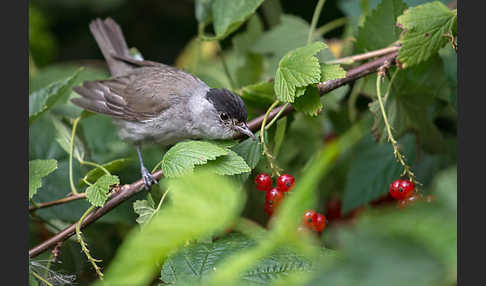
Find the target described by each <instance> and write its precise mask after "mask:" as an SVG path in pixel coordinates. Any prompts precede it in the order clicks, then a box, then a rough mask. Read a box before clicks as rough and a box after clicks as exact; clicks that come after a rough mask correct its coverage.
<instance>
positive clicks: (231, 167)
mask: <svg viewBox="0 0 486 286" xmlns="http://www.w3.org/2000/svg"><path fill="white" fill-rule="evenodd" d="M227 151H228V154H227V155H224V156H219V157H218V158H216V159H215V160H211V161H209V162H207V163H206V164H205V165H204V166H201V168H204V169H205V170H208V171H210V172H214V173H215V174H218V175H236V174H241V173H245V172H250V171H251V168H250V167H248V165H247V164H246V162H245V160H244V159H243V158H241V157H240V156H239V155H238V154H236V153H235V152H233V151H231V150H227Z"/></svg>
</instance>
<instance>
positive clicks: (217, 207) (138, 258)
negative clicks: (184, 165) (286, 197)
mask: <svg viewBox="0 0 486 286" xmlns="http://www.w3.org/2000/svg"><path fill="white" fill-rule="evenodd" d="M168 189H170V192H169V196H170V199H171V204H168V206H167V207H166V208H163V209H161V210H160V212H159V213H158V214H157V215H156V216H154V217H153V218H152V219H151V220H150V222H149V223H147V224H145V225H144V228H143V229H142V231H140V230H139V229H136V230H134V231H132V232H131V233H129V234H128V235H127V236H126V238H125V240H124V242H123V244H122V245H121V246H120V247H119V248H118V251H117V253H116V256H115V258H114V259H113V262H112V263H111V264H110V265H109V267H108V269H107V270H106V271H105V273H104V274H105V277H104V278H105V280H104V281H101V282H100V281H98V282H97V283H96V284H95V285H148V284H149V283H150V281H152V280H153V278H154V277H153V275H154V273H155V272H156V271H157V265H158V263H160V261H164V260H165V258H166V257H167V255H168V254H169V253H174V252H175V250H177V249H178V248H179V247H181V246H183V245H184V244H185V243H186V241H190V240H194V239H198V238H202V237H208V236H210V235H212V234H214V233H219V232H221V231H223V230H224V229H225V228H227V227H229V226H230V224H231V223H232V222H233V220H234V219H236V217H237V215H238V214H239V212H240V211H241V207H242V206H243V204H244V203H245V198H244V197H243V196H244V194H243V192H241V191H240V190H239V189H238V188H237V187H236V185H234V184H232V183H231V181H230V180H229V179H226V177H224V176H217V175H214V174H211V173H201V172H196V173H193V174H190V175H187V176H184V177H182V178H177V179H173V180H168ZM188 206H190V207H188ZM168 234H170V235H168ZM134 253H136V254H137V255H134ZM103 282H104V283H103Z"/></svg>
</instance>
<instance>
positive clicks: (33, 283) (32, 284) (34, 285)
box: [29, 268, 39, 286]
mask: <svg viewBox="0 0 486 286" xmlns="http://www.w3.org/2000/svg"><path fill="white" fill-rule="evenodd" d="M29 286H39V282H37V279H36V278H35V277H34V275H32V270H31V269H30V268H29Z"/></svg>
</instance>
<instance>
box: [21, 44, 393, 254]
mask: <svg viewBox="0 0 486 286" xmlns="http://www.w3.org/2000/svg"><path fill="white" fill-rule="evenodd" d="M396 56H397V52H393V53H391V54H388V55H385V56H383V57H380V58H378V59H375V60H373V61H370V62H367V63H365V64H363V65H360V66H357V67H355V68H353V69H350V70H349V71H348V72H347V73H346V76H345V77H344V78H340V79H335V80H331V81H327V82H322V83H320V84H318V89H319V94H320V95H321V96H322V95H324V94H326V93H328V92H330V91H332V90H334V89H336V88H338V87H341V86H343V85H345V84H347V83H350V82H352V81H355V80H357V79H359V78H361V77H364V76H366V75H368V74H371V73H373V72H376V71H377V70H378V68H379V67H380V66H382V65H383V63H384V62H385V61H388V62H392V61H393V60H395V58H396ZM281 109H282V107H280V108H275V109H274V110H272V112H270V114H269V115H268V117H267V120H271V119H273V118H274V117H275V115H277V113H279V112H280V111H281ZM293 110H294V109H293V107H292V106H291V105H289V106H287V107H286V108H285V109H284V111H283V112H282V113H281V114H282V115H283V116H284V115H287V114H289V113H290V112H292V111H293ZM264 116H265V115H261V116H259V117H257V118H255V119H253V120H251V121H250V122H248V127H249V128H250V129H251V130H252V131H254V132H256V131H257V130H258V129H259V128H260V127H261V124H262V122H263V118H264ZM237 138H241V137H240V136H238V137H236V138H235V139H237ZM152 175H153V176H154V177H155V178H156V179H157V180H160V178H162V171H161V170H158V171H156V172H154V173H153V174H152ZM143 186H144V182H143V180H142V179H140V180H138V181H136V182H134V183H132V184H130V185H124V186H122V187H121V189H120V190H119V192H118V193H116V194H114V195H113V196H112V197H111V199H109V200H108V201H107V202H106V203H105V204H104V205H103V207H100V208H98V209H97V210H95V211H94V212H92V213H90V214H89V215H87V216H86V218H85V219H84V220H83V222H82V224H81V228H83V227H85V226H86V225H89V224H91V223H93V222H94V221H96V220H97V219H99V218H100V217H102V216H103V215H105V214H106V213H108V212H109V211H111V210H112V209H113V208H115V207H116V206H118V205H119V204H121V203H123V202H124V201H126V200H127V199H128V198H130V197H132V196H133V195H135V194H136V193H138V192H140V191H141V190H143ZM75 228H76V224H73V225H71V226H69V227H67V228H65V229H64V230H62V231H60V232H59V233H57V234H56V235H54V236H53V237H51V238H49V239H48V240H46V241H44V242H42V243H40V244H39V245H37V246H35V247H33V248H32V249H30V250H29V257H30V258H33V257H35V256H37V255H39V254H41V253H42V252H44V251H46V250H47V249H49V248H52V247H54V246H55V245H56V244H57V243H58V242H59V241H63V240H66V239H67V238H69V237H70V236H71V235H73V234H74V232H75Z"/></svg>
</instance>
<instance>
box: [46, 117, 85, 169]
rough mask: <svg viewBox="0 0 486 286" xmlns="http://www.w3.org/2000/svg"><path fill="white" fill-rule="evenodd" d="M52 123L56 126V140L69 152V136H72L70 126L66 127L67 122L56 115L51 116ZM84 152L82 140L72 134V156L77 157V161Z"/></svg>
mask: <svg viewBox="0 0 486 286" xmlns="http://www.w3.org/2000/svg"><path fill="white" fill-rule="evenodd" d="M51 119H52V123H53V124H54V127H55V128H56V141H57V143H59V145H60V146H61V147H62V149H64V151H66V153H68V154H70V153H71V137H72V128H71V127H68V126H67V124H65V123H64V122H62V121H61V120H59V119H57V118H56V117H54V116H52V117H51ZM85 154H86V147H85V146H84V143H83V141H82V140H81V139H80V138H79V136H78V135H75V136H74V149H73V156H74V158H76V159H78V161H82V160H83V158H84V155H85Z"/></svg>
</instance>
